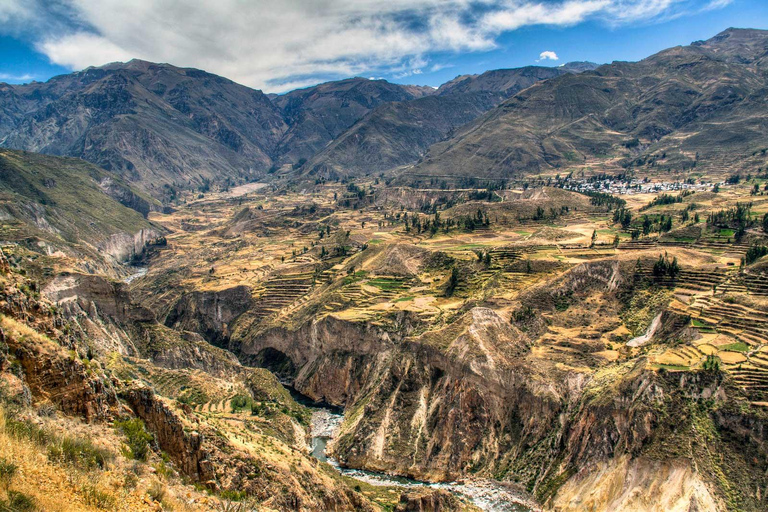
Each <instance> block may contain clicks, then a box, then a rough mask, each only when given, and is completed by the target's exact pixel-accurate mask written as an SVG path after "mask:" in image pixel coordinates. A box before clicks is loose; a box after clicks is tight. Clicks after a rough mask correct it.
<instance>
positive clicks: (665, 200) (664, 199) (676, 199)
mask: <svg viewBox="0 0 768 512" xmlns="http://www.w3.org/2000/svg"><path fill="white" fill-rule="evenodd" d="M691 194H693V192H692V191H690V190H683V191H682V192H680V193H679V194H677V195H676V196H673V195H672V194H661V195H658V196H656V197H654V198H653V200H652V201H650V202H649V203H648V204H646V205H645V206H643V207H642V208H640V211H643V210H647V209H649V208H653V207H654V206H662V205H666V204H676V203H682V202H683V198H685V197H688V196H690V195H691Z"/></svg>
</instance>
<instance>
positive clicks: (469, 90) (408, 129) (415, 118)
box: [302, 63, 596, 178]
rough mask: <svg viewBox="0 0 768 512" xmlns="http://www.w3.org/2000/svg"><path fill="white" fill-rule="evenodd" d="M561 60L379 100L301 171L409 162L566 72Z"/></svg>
mask: <svg viewBox="0 0 768 512" xmlns="http://www.w3.org/2000/svg"><path fill="white" fill-rule="evenodd" d="M579 64H583V63H579ZM567 66H569V65H566V66H561V67H557V68H551V67H541V66H528V67H523V68H514V69H499V70H494V71H488V72H486V73H483V74H481V75H463V76H459V77H457V78H455V79H453V80H451V81H450V82H447V83H445V84H443V85H442V86H440V88H439V89H437V91H436V93H435V94H433V95H429V96H425V97H421V98H417V99H413V100H410V101H400V102H389V103H384V104H382V105H380V106H378V107H376V108H375V109H374V110H373V111H371V112H370V113H369V114H367V115H366V116H364V117H363V118H362V119H361V120H360V121H359V122H357V123H356V124H355V125H354V126H352V127H351V128H350V129H349V130H347V131H346V132H344V133H343V134H341V135H339V136H338V138H336V139H335V140H334V141H333V142H331V143H330V144H328V145H327V147H325V148H324V149H322V150H321V151H320V152H319V153H317V154H316V155H315V156H314V157H313V158H311V159H310V161H309V162H308V163H307V164H306V165H305V166H304V168H303V169H302V171H303V172H304V174H305V175H307V176H319V177H325V178H331V177H338V176H348V175H352V176H355V175H365V174H374V173H377V174H378V173H381V172H384V171H387V170H390V169H393V168H395V167H398V166H402V165H405V164H411V163H414V162H416V161H417V160H418V159H419V158H420V157H421V156H422V155H423V154H424V152H425V151H426V150H427V148H428V147H429V146H430V145H432V144H434V143H435V142H438V141H440V140H442V139H444V138H445V137H446V136H448V135H449V134H450V133H451V132H452V131H453V130H455V129H457V128H458V127H460V126H462V125H464V124H466V123H469V122H470V121H472V120H474V119H475V118H477V117H478V116H480V115H482V114H483V113H484V112H486V111H487V110H489V109H491V108H493V107H495V106H496V105H498V104H499V103H501V102H502V101H503V100H504V99H506V98H508V97H509V96H511V95H513V94H515V93H517V92H519V91H521V90H523V89H525V88H527V87H530V86H531V85H533V84H535V83H536V82H539V81H541V80H547V79H550V78H554V77H557V76H560V75H562V74H564V73H568V72H571V71H570V69H571V68H570V67H567ZM595 66H596V65H595ZM574 68H575V67H574Z"/></svg>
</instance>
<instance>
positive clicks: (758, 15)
mask: <svg viewBox="0 0 768 512" xmlns="http://www.w3.org/2000/svg"><path fill="white" fill-rule="evenodd" d="M182 4H183V7H180V6H182ZM731 26H735V27H749V28H763V29H768V1H766V0H388V1H387V2H381V1H380V0H280V1H277V0H252V1H250V2H241V1H239V0H217V2H216V3H215V4H213V3H211V2H204V1H202V0H200V1H199V2H195V1H190V2H186V3H182V2H174V1H170V0H132V1H131V2H125V1H123V0H77V1H75V0H0V81H5V82H10V83H22V82H28V81H30V80H41V81H42V80H47V79H48V78H50V77H51V76H53V75H56V74H61V73H68V72H70V71H73V70H79V69H82V68H84V67H87V66H89V65H102V64H105V63H107V62H112V61H125V60H129V59H130V58H134V57H135V58H142V59H145V60H150V61H155V62H169V63H171V64H176V65H179V66H189V67H198V68H201V69H205V70H207V71H211V72H213V73H218V74H220V75H223V76H226V77H228V78H232V79H233V80H236V81H238V82H240V83H243V84H245V85H249V86H252V87H257V88H260V89H263V90H265V91H266V92H284V91H286V90H289V89H292V88H295V87H300V86H307V85H312V84H314V83H318V82H322V81H326V80H333V79H339V78H344V77H347V76H366V77H375V78H385V79H387V80H390V81H394V82H398V83H414V84H420V85H432V86H437V85H439V84H441V83H443V82H445V81H447V80H450V79H452V78H454V77H455V76H457V75H460V74H467V73H481V72H483V71H486V70H489V69H498V68H509V67H519V66H526V65H534V64H539V65H546V66H557V65H560V64H562V63H565V62H569V61H575V60H589V61H593V62H598V63H605V62H611V61H613V60H639V59H641V58H643V57H646V56H648V55H651V54H653V53H655V52H657V51H659V50H662V49H664V48H668V47H670V46H675V45H679V44H688V43H690V42H691V41H695V40H698V39H707V38H709V37H712V36H713V35H715V34H717V33H718V32H720V31H722V30H724V29H725V28H728V27H731ZM542 52H551V53H548V54H547V55H550V57H554V56H555V55H556V56H557V60H554V59H552V58H549V59H541V58H540V56H541V55H542ZM537 61H538V62H537Z"/></svg>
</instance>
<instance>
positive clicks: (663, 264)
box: [653, 254, 680, 279]
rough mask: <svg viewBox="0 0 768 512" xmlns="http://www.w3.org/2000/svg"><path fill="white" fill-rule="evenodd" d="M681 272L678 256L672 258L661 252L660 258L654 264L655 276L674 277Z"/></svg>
mask: <svg viewBox="0 0 768 512" xmlns="http://www.w3.org/2000/svg"><path fill="white" fill-rule="evenodd" d="M678 274H680V265H679V264H678V263H677V256H675V257H674V258H672V260H670V259H669V257H667V255H666V254H660V255H659V259H658V260H656V263H654V264H653V277H655V278H662V277H664V276H669V277H670V278H672V279H675V278H677V276H678Z"/></svg>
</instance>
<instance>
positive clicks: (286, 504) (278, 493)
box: [120, 387, 373, 512]
mask: <svg viewBox="0 0 768 512" xmlns="http://www.w3.org/2000/svg"><path fill="white" fill-rule="evenodd" d="M120 396H121V397H122V398H123V399H124V400H125V401H126V402H127V403H128V404H129V405H130V407H131V409H133V411H134V413H135V414H136V416H137V417H139V418H141V419H142V420H143V421H144V423H145V424H146V426H147V428H148V429H149V430H150V431H151V432H152V433H153V434H154V435H155V439H156V440H157V443H158V445H159V446H160V448H161V449H162V450H163V451H164V452H166V453H167V454H168V456H169V457H170V458H171V460H172V461H173V462H174V464H176V465H177V467H178V468H179V469H180V470H181V471H182V472H183V473H184V474H185V475H186V476H188V477H189V478H192V479H193V480H195V481H197V482H200V483H202V484H204V485H206V486H207V487H209V488H211V489H214V490H218V491H223V490H229V491H238V492H242V491H245V492H246V493H247V494H248V495H249V496H253V497H255V498H256V499H258V500H259V502H260V503H261V505H262V506H263V507H265V508H267V509H270V510H281V511H295V510H299V511H307V512H309V511H314V510H328V511H352V510H363V511H371V510H373V508H372V507H371V505H370V504H369V502H368V501H367V500H366V499H365V497H364V496H363V495H361V494H359V493H357V492H354V491H352V490H351V489H349V488H347V487H346V486H345V485H343V484H341V483H340V482H338V481H337V480H334V479H332V478H329V477H328V476H326V475H324V474H323V473H322V472H321V471H318V470H317V467H316V466H309V467H304V464H302V468H301V469H300V470H299V469H297V468H296V467H293V468H290V469H289V468H283V467H282V466H280V465H278V464H276V463H275V462H276V461H270V460H267V459H265V458H262V457H261V456H260V454H258V453H252V452H249V451H247V450H245V449H243V448H240V447H238V446H236V445H234V444H232V443H231V442H230V441H229V440H228V439H226V438H225V437H223V436H221V435H220V434H219V433H218V432H217V431H216V429H214V428H212V427H210V426H208V425H207V424H205V423H202V422H198V421H197V420H196V419H195V418H194V417H191V416H188V415H187V414H186V413H185V412H184V411H181V410H178V409H175V408H174V407H172V406H171V405H170V404H169V403H167V402H166V401H165V400H164V399H161V398H159V397H157V396H156V395H155V394H154V393H153V392H152V390H151V389H148V388H145V387H129V388H126V389H125V390H123V391H121V393H120Z"/></svg>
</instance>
